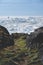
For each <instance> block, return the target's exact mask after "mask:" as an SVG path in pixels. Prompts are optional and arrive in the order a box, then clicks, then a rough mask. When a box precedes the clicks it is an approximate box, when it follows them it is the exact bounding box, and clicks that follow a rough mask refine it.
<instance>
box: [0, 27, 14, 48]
mask: <svg viewBox="0 0 43 65" xmlns="http://www.w3.org/2000/svg"><path fill="white" fill-rule="evenodd" d="M11 45H14V42H13V39H12V37H11V35H10V34H9V32H8V31H7V29H6V28H4V27H3V26H0V49H2V48H5V47H7V46H11Z"/></svg>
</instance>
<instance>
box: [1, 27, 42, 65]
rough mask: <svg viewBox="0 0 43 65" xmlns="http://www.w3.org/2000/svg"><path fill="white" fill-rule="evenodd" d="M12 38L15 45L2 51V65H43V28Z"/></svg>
mask: <svg viewBox="0 0 43 65" xmlns="http://www.w3.org/2000/svg"><path fill="white" fill-rule="evenodd" d="M11 37H12V39H13V41H14V45H13V46H12V45H11V46H7V47H6V48H3V49H2V50H0V65H43V27H40V28H38V29H36V30H35V31H34V32H32V33H30V34H25V33H12V34H11ZM8 43H9V42H8Z"/></svg>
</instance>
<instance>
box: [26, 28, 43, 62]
mask: <svg viewBox="0 0 43 65" xmlns="http://www.w3.org/2000/svg"><path fill="white" fill-rule="evenodd" d="M26 41H27V47H28V48H29V47H30V48H31V49H35V48H36V49H37V50H38V52H39V58H40V60H41V62H42V63H43V27H40V28H38V29H36V30H35V31H34V32H32V33H30V35H29V36H27V38H26Z"/></svg>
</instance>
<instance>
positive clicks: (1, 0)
mask: <svg viewBox="0 0 43 65" xmlns="http://www.w3.org/2000/svg"><path fill="white" fill-rule="evenodd" d="M0 16H43V0H0Z"/></svg>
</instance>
